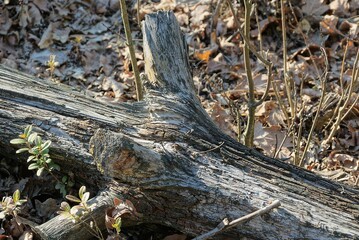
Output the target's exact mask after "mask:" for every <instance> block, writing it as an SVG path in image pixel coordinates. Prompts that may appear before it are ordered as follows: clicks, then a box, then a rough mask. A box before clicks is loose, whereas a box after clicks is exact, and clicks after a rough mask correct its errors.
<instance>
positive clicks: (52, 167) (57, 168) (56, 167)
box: [50, 163, 61, 171]
mask: <svg viewBox="0 0 359 240" xmlns="http://www.w3.org/2000/svg"><path fill="white" fill-rule="evenodd" d="M54 169H55V170H57V171H60V170H61V168H60V166H59V165H57V164H55V163H51V165H50V170H54Z"/></svg>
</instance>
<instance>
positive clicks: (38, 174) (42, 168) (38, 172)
mask: <svg viewBox="0 0 359 240" xmlns="http://www.w3.org/2000/svg"><path fill="white" fill-rule="evenodd" d="M44 170H45V168H44V167H41V168H39V169H37V172H36V175H37V176H38V177H40V176H41V174H42V172H43V171H44Z"/></svg>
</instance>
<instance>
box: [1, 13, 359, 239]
mask: <svg viewBox="0 0 359 240" xmlns="http://www.w3.org/2000/svg"><path fill="white" fill-rule="evenodd" d="M143 34H144V53H145V60H146V74H147V76H148V81H146V82H145V83H144V84H145V87H146V96H145V99H144V101H142V102H139V103H133V104H127V103H123V104H120V105H110V104H104V103H100V102H97V101H95V100H93V99H90V98H88V97H86V96H85V95H84V94H83V93H81V92H76V91H75V90H74V89H71V88H69V87H66V86H64V85H61V84H55V83H52V82H48V81H43V80H39V79H36V78H34V77H30V76H28V75H26V74H22V73H19V72H16V71H13V70H11V69H8V68H6V67H2V66H1V67H0V107H1V108H0V131H1V134H0V147H1V149H4V153H7V154H8V155H13V153H14V149H13V147H11V146H10V145H9V140H10V139H12V138H14V137H15V136H16V135H17V134H18V133H19V132H21V131H22V130H23V128H24V127H25V125H28V124H33V125H34V126H35V127H36V130H37V131H40V132H42V133H43V134H44V135H45V136H44V138H45V139H50V140H52V142H53V143H54V144H53V145H54V146H53V148H52V149H51V152H52V153H53V158H54V159H55V160H56V162H57V163H59V164H60V165H61V166H62V169H63V170H65V171H66V169H67V170H71V171H73V172H74V173H75V174H76V178H77V179H80V180H81V181H84V182H86V184H88V185H96V186H98V187H100V188H101V189H103V191H102V193H101V194H99V195H98V197H96V198H95V199H94V200H93V201H97V202H98V208H97V210H95V211H94V218H95V219H97V220H98V223H100V225H101V222H102V220H101V219H104V208H105V207H106V206H108V205H109V204H110V202H111V199H112V198H113V196H114V195H117V196H120V197H121V198H126V199H129V200H130V201H131V202H132V203H133V204H134V205H135V207H136V209H137V211H138V212H139V213H141V214H142V217H141V218H140V219H139V220H138V221H137V223H140V222H141V223H159V224H163V225H166V226H171V227H174V228H176V229H178V230H180V231H182V232H184V233H186V234H188V235H190V236H195V235H199V234H202V233H204V232H207V231H209V230H211V229H212V228H214V227H215V226H216V225H217V224H218V223H220V222H221V221H222V219H224V218H229V219H230V220H233V219H236V218H239V217H241V216H243V215H246V214H248V213H250V212H252V211H255V210H257V209H259V208H261V207H263V206H265V205H267V204H269V203H270V202H272V201H273V200H275V199H279V200H280V201H281V204H282V206H281V207H280V208H279V209H277V210H275V211H273V212H271V213H269V214H267V215H265V216H263V217H260V218H256V219H254V220H252V221H250V222H248V223H246V224H245V225H242V226H240V227H235V228H232V229H230V230H228V231H225V232H223V233H221V234H219V235H218V236H216V237H215V239H224V238H226V237H227V239H228V238H229V239H239V238H240V237H244V236H246V237H247V238H250V239H294V238H295V239H304V238H307V239H343V238H350V239H352V238H358V237H359V205H358V202H359V195H358V193H359V191H358V190H357V189H353V188H350V187H348V186H344V185H340V184H338V183H334V182H331V181H328V180H325V179H323V178H321V177H319V176H316V175H315V174H313V173H310V172H308V171H305V170H303V169H300V168H297V167H295V166H292V165H288V164H286V163H283V162H281V161H279V160H275V159H272V158H269V157H266V156H263V155H261V154H260V153H258V152H256V151H255V150H252V149H248V148H246V147H245V146H243V145H241V144H239V143H238V142H236V141H235V140H233V139H231V138H230V137H228V136H226V135H224V134H223V133H222V132H221V131H220V130H219V129H218V128H217V127H216V126H215V124H214V123H213V122H212V121H211V120H210V118H209V116H208V115H207V114H206V112H205V111H204V110H203V108H202V107H201V105H200V102H199V101H198V99H197V97H196V95H195V92H194V88H193V83H192V77H191V73H190V69H189V64H188V56H187V52H186V50H185V49H186V46H185V42H184V38H183V36H182V34H181V32H180V28H179V26H178V23H177V21H176V19H175V17H174V14H173V13H172V12H159V13H155V14H149V15H147V16H146V19H145V21H144V22H143ZM36 231H37V233H39V234H40V235H41V236H42V238H46V239H86V238H89V237H90V236H89V235H88V232H87V230H86V229H84V228H81V226H79V225H74V224H72V223H71V222H70V221H67V220H59V218H58V217H55V218H54V219H52V220H50V221H49V222H47V223H45V224H43V225H40V226H38V227H36Z"/></svg>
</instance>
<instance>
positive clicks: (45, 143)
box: [41, 140, 51, 150]
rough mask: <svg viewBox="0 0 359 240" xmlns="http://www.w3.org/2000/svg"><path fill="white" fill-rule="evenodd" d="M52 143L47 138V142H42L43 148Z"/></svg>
mask: <svg viewBox="0 0 359 240" xmlns="http://www.w3.org/2000/svg"><path fill="white" fill-rule="evenodd" d="M50 145H51V141H50V140H47V141H46V142H44V143H43V144H41V147H42V149H43V150H44V149H48V148H49V147H50Z"/></svg>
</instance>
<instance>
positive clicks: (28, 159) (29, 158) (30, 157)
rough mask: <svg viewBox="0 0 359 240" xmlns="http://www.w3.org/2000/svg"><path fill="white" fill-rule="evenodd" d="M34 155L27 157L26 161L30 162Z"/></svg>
mask: <svg viewBox="0 0 359 240" xmlns="http://www.w3.org/2000/svg"><path fill="white" fill-rule="evenodd" d="M34 158H36V156H34V155H32V156H29V157H28V158H27V162H31V161H32V160H33V159H34Z"/></svg>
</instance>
